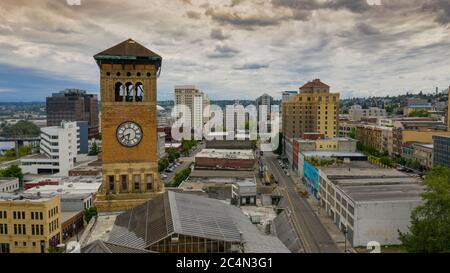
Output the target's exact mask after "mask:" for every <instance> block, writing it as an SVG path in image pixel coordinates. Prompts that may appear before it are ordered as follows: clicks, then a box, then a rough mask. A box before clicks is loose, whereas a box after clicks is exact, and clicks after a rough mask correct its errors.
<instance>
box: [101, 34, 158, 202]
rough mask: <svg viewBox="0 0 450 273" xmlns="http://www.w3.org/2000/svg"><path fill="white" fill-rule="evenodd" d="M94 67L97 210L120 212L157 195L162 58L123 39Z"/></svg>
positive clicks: (102, 53)
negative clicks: (99, 175)
mask: <svg viewBox="0 0 450 273" xmlns="http://www.w3.org/2000/svg"><path fill="white" fill-rule="evenodd" d="M94 59H95V60H96V62H97V64H98V66H99V68H100V97H101V111H102V121H101V124H102V142H103V143H102V147H103V149H102V168H103V182H102V186H101V189H100V190H99V194H98V195H97V198H96V201H95V205H96V207H97V209H98V210H99V211H123V210H126V209H129V208H133V207H135V206H137V205H139V204H142V203H144V202H145V201H147V200H148V199H151V198H153V197H155V196H156V195H158V194H160V193H162V191H163V184H162V183H161V180H160V178H159V173H158V156H157V129H156V101H157V100H156V97H157V93H156V92H157V91H156V86H157V85H156V81H157V78H158V75H159V73H160V70H161V64H162V58H161V56H159V55H158V54H156V53H154V52H153V51H151V50H149V49H147V48H145V47H144V46H142V45H141V44H139V43H138V42H136V41H134V40H132V39H129V40H127V41H125V42H122V43H120V44H118V45H116V46H114V47H111V48H110V49H107V50H105V51H103V52H101V53H98V54H97V55H95V56H94Z"/></svg>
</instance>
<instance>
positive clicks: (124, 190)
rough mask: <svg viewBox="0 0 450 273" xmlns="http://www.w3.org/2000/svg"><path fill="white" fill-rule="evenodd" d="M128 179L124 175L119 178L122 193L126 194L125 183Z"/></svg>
mask: <svg viewBox="0 0 450 273" xmlns="http://www.w3.org/2000/svg"><path fill="white" fill-rule="evenodd" d="M127 180H128V177H127V176H126V175H121V176H120V181H121V182H122V191H123V192H126V191H127V189H128V187H127V182H128V181H127Z"/></svg>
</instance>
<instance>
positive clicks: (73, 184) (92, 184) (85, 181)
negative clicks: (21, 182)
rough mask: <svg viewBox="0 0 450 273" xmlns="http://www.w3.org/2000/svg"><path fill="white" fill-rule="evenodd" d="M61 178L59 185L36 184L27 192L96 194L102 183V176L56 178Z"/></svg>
mask: <svg viewBox="0 0 450 273" xmlns="http://www.w3.org/2000/svg"><path fill="white" fill-rule="evenodd" d="M55 179H58V180H59V184H57V185H44V186H36V187H33V188H30V189H28V190H26V191H25V193H27V194H37V193H41V194H58V195H71V194H94V195H95V194H96V193H97V192H98V189H99V188H100V186H101V185H102V182H101V180H102V178H101V176H100V177H84V176H67V177H60V178H56V177H55Z"/></svg>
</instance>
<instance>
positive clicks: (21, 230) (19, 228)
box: [14, 224, 27, 235]
mask: <svg viewBox="0 0 450 273" xmlns="http://www.w3.org/2000/svg"><path fill="white" fill-rule="evenodd" d="M18 234H19V235H27V229H26V226H25V224H14V235H18Z"/></svg>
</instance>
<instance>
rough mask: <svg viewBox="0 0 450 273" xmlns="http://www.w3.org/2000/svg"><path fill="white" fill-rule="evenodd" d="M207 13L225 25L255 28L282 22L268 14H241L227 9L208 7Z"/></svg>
mask: <svg viewBox="0 0 450 273" xmlns="http://www.w3.org/2000/svg"><path fill="white" fill-rule="evenodd" d="M205 15H207V16H209V17H211V19H212V20H213V21H215V22H217V23H220V24H224V25H232V26H236V27H240V28H244V29H253V28H254V27H266V26H276V25H278V24H280V22H281V20H280V19H279V18H274V17H270V16H267V15H263V14H260V15H251V14H239V13H238V12H229V11H225V10H216V9H214V8H208V9H207V10H206V11H205Z"/></svg>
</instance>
